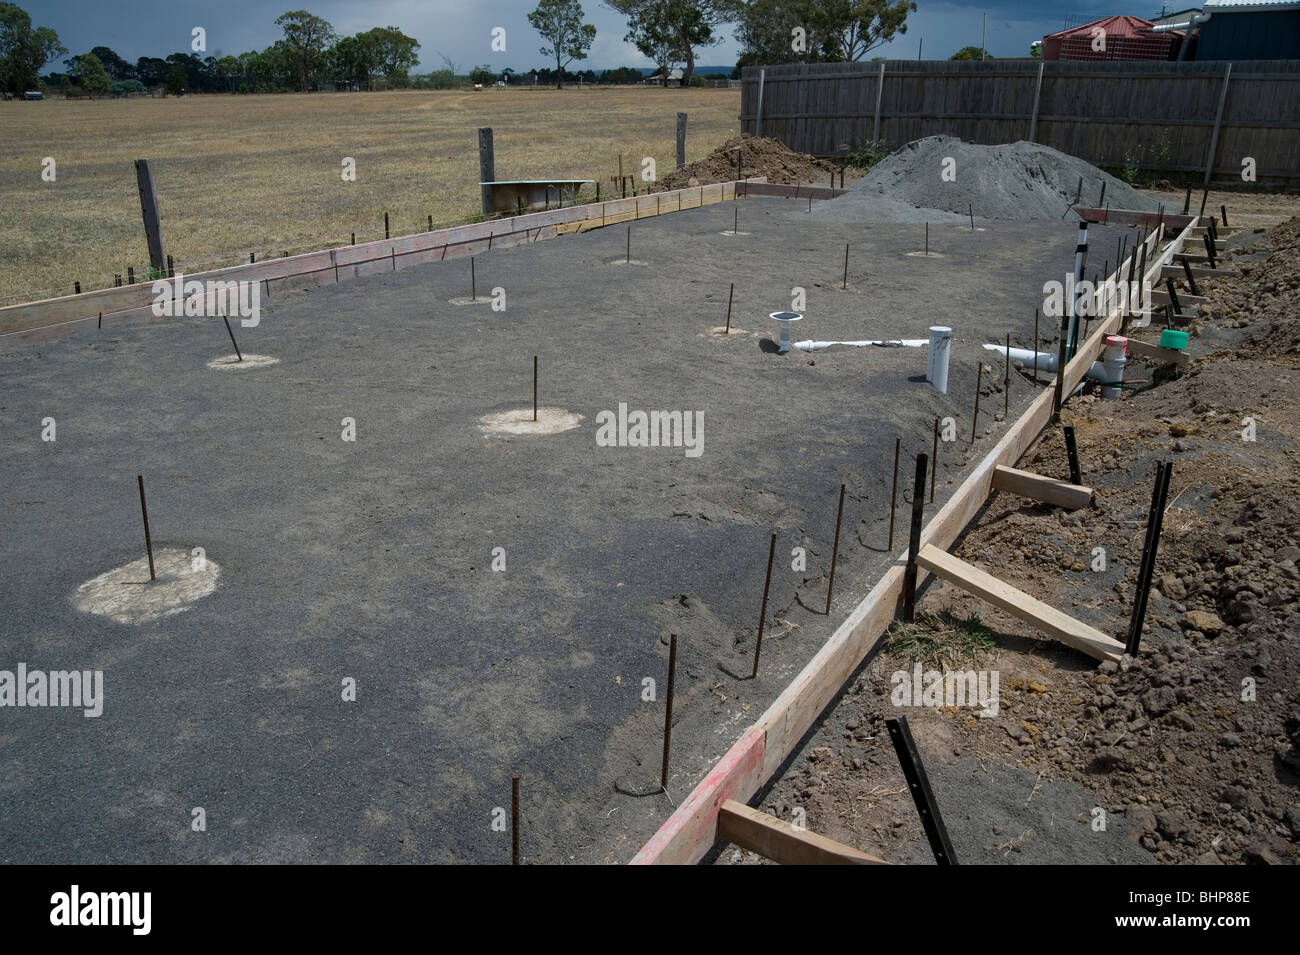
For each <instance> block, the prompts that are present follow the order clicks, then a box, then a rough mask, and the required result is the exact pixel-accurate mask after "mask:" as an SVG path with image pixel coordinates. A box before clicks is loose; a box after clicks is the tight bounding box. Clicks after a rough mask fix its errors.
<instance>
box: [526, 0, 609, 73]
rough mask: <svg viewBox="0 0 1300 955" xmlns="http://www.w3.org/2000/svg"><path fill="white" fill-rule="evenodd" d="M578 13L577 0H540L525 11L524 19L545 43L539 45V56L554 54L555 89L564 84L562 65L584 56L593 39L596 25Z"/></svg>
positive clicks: (580, 5) (582, 58)
mask: <svg viewBox="0 0 1300 955" xmlns="http://www.w3.org/2000/svg"><path fill="white" fill-rule="evenodd" d="M582 17H583V13H582V4H580V3H579V2H578V0H541V2H540V3H538V4H537V9H535V10H533V11H532V12H531V13H530V14H528V22H529V23H530V24H532V27H533V29H534V30H536V31H537V32H538V33H540V34H541V36H542V39H543V40H545V41H546V43H547V44H548V45H547V46H544V47H542V56H553V57H555V72H556V80H555V88H556V89H560V88H561V87H562V86H563V85H564V68H565V67H566V66H568V65H569V64H570V63H572V62H573V61H574V60H585V59H586V58H587V51H588V50H590V49H591V44H592V43H594V42H595V40H596V28H595V27H594V26H592V25H591V24H590V23H583V22H582Z"/></svg>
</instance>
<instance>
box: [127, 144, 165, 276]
mask: <svg viewBox="0 0 1300 955" xmlns="http://www.w3.org/2000/svg"><path fill="white" fill-rule="evenodd" d="M135 183H136V186H138V187H139V189H140V212H141V214H142V215H143V216H144V237H145V240H146V241H147V242H148V244H149V265H150V266H151V267H152V268H153V270H154V275H155V276H162V275H165V274H166V273H167V256H166V255H165V254H164V253H163V242H162V225H161V224H160V223H159V221H158V196H157V194H156V193H155V192H154V188H153V169H151V168H150V166H149V160H147V159H137V160H136V161H135Z"/></svg>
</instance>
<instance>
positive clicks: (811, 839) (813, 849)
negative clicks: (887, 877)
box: [718, 799, 889, 865]
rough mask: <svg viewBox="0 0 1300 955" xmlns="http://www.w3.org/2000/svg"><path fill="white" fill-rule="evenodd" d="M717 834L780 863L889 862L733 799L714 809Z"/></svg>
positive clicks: (875, 863) (861, 863) (853, 863)
mask: <svg viewBox="0 0 1300 955" xmlns="http://www.w3.org/2000/svg"><path fill="white" fill-rule="evenodd" d="M718 837H719V838H721V839H724V840H726V841H727V842H730V843H732V844H734V845H737V846H740V847H741V848H742V849H748V850H749V851H750V852H757V853H758V854H759V855H761V856H762V857H763V858H765V859H771V860H772V861H773V862H779V863H781V864H782V865H889V863H888V862H886V861H885V860H884V859H878V858H876V857H875V856H873V855H868V854H867V853H865V852H862V851H860V850H858V849H854V848H853V847H852V846H846V845H844V843H842V842H836V841H835V840H834V839H828V838H826V837H825V836H821V835H818V834H817V833H815V832H809V831H807V830H806V829H796V828H795V827H794V826H793V825H791V824H790V823H788V822H786V821H785V820H784V819H777V818H776V817H775V816H769V815H768V814H767V813H765V812H759V811H758V810H757V809H751V808H750V807H749V806H746V805H745V804H744V803H740V802H736V801H735V800H734V799H728V800H727V801H726V802H724V803H723V804H722V808H721V810H719V812H718Z"/></svg>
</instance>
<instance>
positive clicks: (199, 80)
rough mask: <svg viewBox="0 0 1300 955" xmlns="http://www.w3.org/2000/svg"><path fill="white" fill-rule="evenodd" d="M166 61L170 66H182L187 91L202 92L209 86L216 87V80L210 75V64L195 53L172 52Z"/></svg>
mask: <svg viewBox="0 0 1300 955" xmlns="http://www.w3.org/2000/svg"><path fill="white" fill-rule="evenodd" d="M166 62H167V65H168V67H169V68H170V67H173V66H178V67H180V68H181V71H182V72H183V73H184V74H185V91H186V92H187V93H201V92H203V91H205V90H207V89H209V88H215V80H214V79H212V78H211V77H210V74H209V67H208V65H207V64H206V63H204V62H203V60H200V59H199V58H198V57H197V56H195V55H194V54H193V53H170V54H168V56H167V61H166ZM213 62H214V63H215V62H216V61H215V60H214V61H213ZM165 81H166V78H165V77H164V82H165Z"/></svg>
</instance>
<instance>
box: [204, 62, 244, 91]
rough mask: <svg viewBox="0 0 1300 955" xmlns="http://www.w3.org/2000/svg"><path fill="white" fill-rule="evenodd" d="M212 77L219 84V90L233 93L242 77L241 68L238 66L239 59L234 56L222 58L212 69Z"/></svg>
mask: <svg viewBox="0 0 1300 955" xmlns="http://www.w3.org/2000/svg"><path fill="white" fill-rule="evenodd" d="M212 72H213V75H214V76H215V77H216V78H217V81H218V82H219V83H220V84H221V89H222V91H223V92H226V93H233V92H235V90H236V89H237V88H238V85H239V80H240V78H241V77H242V76H243V75H244V71H243V68H242V67H241V66H240V63H239V58H238V57H234V56H223V57H222V58H221V59H219V60H217V62H216V64H215V65H214V67H213V70H212Z"/></svg>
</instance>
